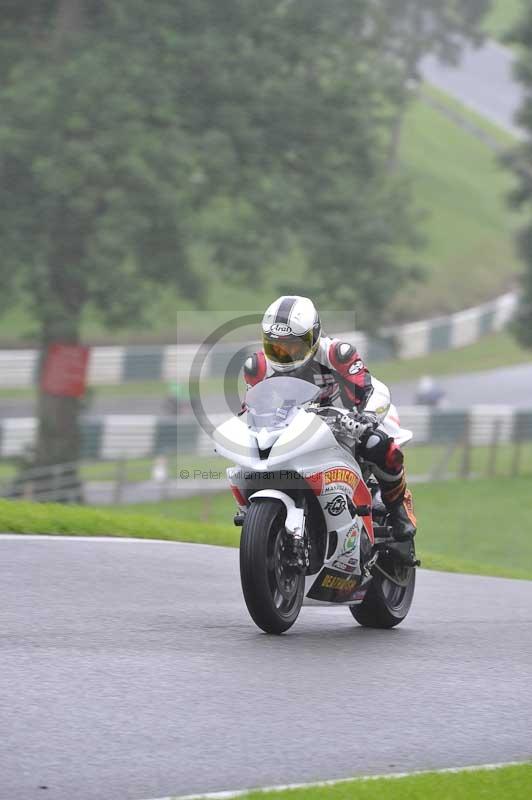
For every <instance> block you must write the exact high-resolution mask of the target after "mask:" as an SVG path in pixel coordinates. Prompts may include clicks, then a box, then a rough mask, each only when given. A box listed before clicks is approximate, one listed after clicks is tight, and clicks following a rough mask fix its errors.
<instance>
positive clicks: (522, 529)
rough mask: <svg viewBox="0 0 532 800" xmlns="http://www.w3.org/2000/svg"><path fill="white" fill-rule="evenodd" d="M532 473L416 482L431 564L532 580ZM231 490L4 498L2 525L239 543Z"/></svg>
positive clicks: (421, 542)
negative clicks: (113, 505)
mask: <svg viewBox="0 0 532 800" xmlns="http://www.w3.org/2000/svg"><path fill="white" fill-rule="evenodd" d="M529 498H530V480H527V479H524V478H521V479H516V480H510V479H498V480H487V479H485V480H476V481H466V482H460V481H449V482H442V483H439V484H424V485H420V486H417V487H416V488H415V500H416V511H417V514H418V520H419V525H420V532H419V535H418V539H417V546H418V552H419V555H420V557H421V559H422V561H423V566H424V567H426V568H428V569H435V570H445V571H449V572H464V573H470V574H480V575H494V576H500V577H508V578H523V579H529V580H530V579H532V537H530V535H529V531H530V529H531V528H532V506H531V504H530V501H529ZM234 510H235V508H234V501H233V498H232V497H231V495H230V494H229V492H224V493H222V494H219V495H205V496H202V497H193V498H189V499H187V500H177V501H175V500H174V501H165V502H161V503H150V504H141V505H136V506H129V507H128V508H127V510H115V509H94V508H83V507H77V506H66V507H65V506H60V505H55V504H51V503H50V504H34V503H27V502H18V501H10V500H1V501H0V530H1V531H12V532H15V533H36V534H46V533H48V534H59V535H71V536H122V537H137V538H145V539H167V540H175V541H186V542H199V543H204V544H217V545H226V546H230V547H236V546H238V541H239V531H238V529H236V528H235V527H234V526H233V524H232V517H233V514H234Z"/></svg>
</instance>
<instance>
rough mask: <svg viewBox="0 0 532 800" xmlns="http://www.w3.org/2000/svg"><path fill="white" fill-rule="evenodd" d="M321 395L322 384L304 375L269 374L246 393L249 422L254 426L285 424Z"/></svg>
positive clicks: (267, 426) (272, 427)
mask: <svg viewBox="0 0 532 800" xmlns="http://www.w3.org/2000/svg"><path fill="white" fill-rule="evenodd" d="M319 395H320V389H319V387H318V386H315V385H314V384H312V383H309V382H308V381H302V380H301V379H300V378H288V377H275V378H268V379H267V380H265V381H261V383H258V384H257V385H256V386H253V388H252V389H249V390H248V391H247V393H246V405H247V409H248V425H249V426H250V427H251V428H252V429H253V430H260V429H261V428H266V429H267V430H275V429H276V428H284V427H286V425H287V424H288V423H289V421H290V419H291V417H292V416H293V415H294V414H295V413H296V412H297V410H298V409H299V408H301V407H302V406H304V405H305V404H306V403H311V402H312V401H314V400H317V399H318V397H319Z"/></svg>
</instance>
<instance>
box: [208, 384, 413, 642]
mask: <svg viewBox="0 0 532 800" xmlns="http://www.w3.org/2000/svg"><path fill="white" fill-rule="evenodd" d="M374 385H375V389H374V392H373V395H372V397H371V398H370V403H369V404H368V406H367V410H372V411H375V413H376V414H377V416H378V418H379V421H380V422H381V424H382V425H383V426H384V428H385V429H386V431H387V433H388V434H389V435H391V436H393V437H394V439H395V440H396V441H397V443H398V444H404V443H406V442H407V441H409V439H411V438H412V434H411V432H410V431H406V430H403V429H402V428H400V426H399V420H398V418H397V412H396V411H395V408H394V407H393V406H392V405H391V403H390V395H389V391H388V389H387V387H386V386H384V384H381V383H380V382H379V381H375V380H374ZM319 394H320V389H319V388H318V387H316V386H314V385H313V384H311V383H309V382H307V381H303V380H300V379H298V378H290V377H275V378H273V379H269V380H266V381H263V382H261V383H259V384H257V385H256V386H254V387H253V388H252V389H250V390H248V392H247V394H246V410H247V419H246V422H244V421H243V419H244V418H243V417H242V416H240V417H233V418H231V419H230V420H228V421H227V422H225V423H223V424H222V425H220V426H219V427H218V428H217V429H216V431H215V432H214V439H215V443H216V448H215V449H216V451H217V452H218V453H219V454H220V455H222V456H224V457H225V458H228V459H230V460H231V461H233V462H235V463H236V466H233V467H230V468H229V469H228V470H227V477H228V480H229V483H230V485H231V491H232V492H233V495H234V497H235V499H236V502H237V505H238V513H237V514H236V516H235V519H234V521H235V524H236V525H241V526H242V535H241V540H240V575H241V580H242V589H243V592H244V598H245V601H246V605H247V608H248V610H249V613H250V614H251V616H252V618H253V619H254V621H255V623H256V624H257V625H258V626H259V627H260V628H262V630H264V631H266V632H267V633H275V634H280V633H283V632H284V631H286V630H288V628H290V627H291V626H292V625H293V624H294V622H295V621H296V619H297V617H298V615H299V612H300V610H301V606H302V605H303V603H305V605H306V604H312V605H315V604H319V605H331V604H333V605H338V604H342V605H346V606H348V607H349V609H350V611H351V613H352V615H353V616H354V618H355V619H356V620H357V622H358V623H360V624H361V625H366V626H370V627H377V628H391V627H393V626H394V625H398V624H399V623H400V622H401V621H402V620H403V619H404V618H405V617H406V615H407V613H408V611H409V609H410V605H411V603H412V599H413V595H414V587H415V567H416V566H417V564H418V563H419V562H416V561H415V556H414V550H413V545H412V544H411V543H410V542H408V543H404V547H403V545H398V543H395V542H394V540H393V539H392V536H391V528H389V527H388V526H387V525H386V509H385V507H384V505H383V504H382V500H381V499H380V492H379V488H378V484H377V482H376V481H375V479H374V478H373V476H372V474H371V469H370V467H369V465H367V464H364V463H363V462H362V461H361V460H360V459H357V457H356V434H351V440H349V437H347V440H346V434H345V427H344V426H342V425H341V424H340V423H339V419H340V416H341V415H342V414H345V413H347V412H346V411H345V410H343V409H340V408H335V407H326V408H323V407H320V405H319V403H318V397H319ZM392 544H393V546H391V545H392ZM401 547H403V549H405V548H406V550H405V551H404V553H403V554H402V553H401ZM398 548H399V549H398Z"/></svg>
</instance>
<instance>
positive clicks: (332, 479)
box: [323, 467, 360, 492]
mask: <svg viewBox="0 0 532 800" xmlns="http://www.w3.org/2000/svg"><path fill="white" fill-rule="evenodd" d="M323 479H324V483H325V491H327V487H328V486H330V485H331V484H334V485H338V484H342V485H343V486H349V488H350V489H351V491H352V492H354V491H355V488H356V487H357V486H358V483H359V481H360V478H359V477H358V475H357V474H356V472H353V470H351V469H345V468H343V467H334V468H333V469H328V470H325V472H324V475H323Z"/></svg>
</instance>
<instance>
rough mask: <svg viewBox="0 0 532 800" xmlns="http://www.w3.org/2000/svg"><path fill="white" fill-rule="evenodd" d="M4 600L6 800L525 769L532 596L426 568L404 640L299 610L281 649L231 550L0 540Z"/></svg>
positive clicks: (519, 587)
mask: <svg viewBox="0 0 532 800" xmlns="http://www.w3.org/2000/svg"><path fill="white" fill-rule="evenodd" d="M420 545H421V541H420ZM0 585H1V586H2V603H1V604H0V661H1V664H2V668H1V670H0V736H1V741H2V747H1V749H0V775H1V780H0V798H1V800H32V798H43V797H45V796H46V798H49V800H67V799H68V800H71V798H73V797H75V798H76V800H102V798H121V800H141V798H153V797H161V796H165V795H170V794H186V793H189V792H199V791H210V790H217V789H218V790H219V789H230V788H241V787H251V786H260V785H271V784H276V783H285V782H292V781H309V780H315V779H320V778H321V779H323V778H334V777H342V776H348V775H351V774H361V773H379V772H389V771H394V770H397V771H401V770H409V769H419V768H430V767H434V768H436V767H447V766H455V765H465V764H475V763H482V762H500V761H509V760H520V759H525V758H527V757H530V756H531V755H532V745H531V744H530V720H531V718H532V690H531V689H530V686H531V685H532V583H528V582H524V581H507V580H501V579H492V578H482V577H472V576H464V575H448V574H442V573H429V572H423V571H420V573H419V575H418V588H417V593H416V598H415V601H414V607H413V609H412V612H411V614H410V616H409V617H408V618H407V620H406V621H405V623H404V624H403V625H402V626H401V627H399V628H397V629H395V630H393V631H372V630H365V629H362V628H360V627H359V626H357V625H356V623H355V622H354V620H353V619H352V617H351V615H350V613H349V611H348V610H347V609H346V608H335V609H329V608H325V609H315V608H304V609H303V611H302V614H301V617H300V619H299V621H298V623H297V624H296V626H294V628H293V629H292V631H291V632H289V633H288V634H287V635H285V636H283V637H280V638H275V637H268V636H266V635H264V634H261V633H260V632H259V631H258V630H257V629H256V628H255V627H254V625H253V624H252V622H251V620H250V619H249V617H248V616H247V612H246V610H245V607H244V604H243V600H242V598H241V592H240V587H239V578H238V553H237V551H235V550H230V549H222V548H220V549H218V548H213V547H205V546H201V545H186V544H179V543H165V542H134V541H119V540H116V541H105V540H103V541H102V540H93V541H87V540H81V539H80V540H65V539H55V540H53V539H45V538H42V539H38V540H36V539H33V538H16V537H0ZM40 786H47V787H48V789H47V790H46V792H44V791H43V790H42V789H39V787H40Z"/></svg>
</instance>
